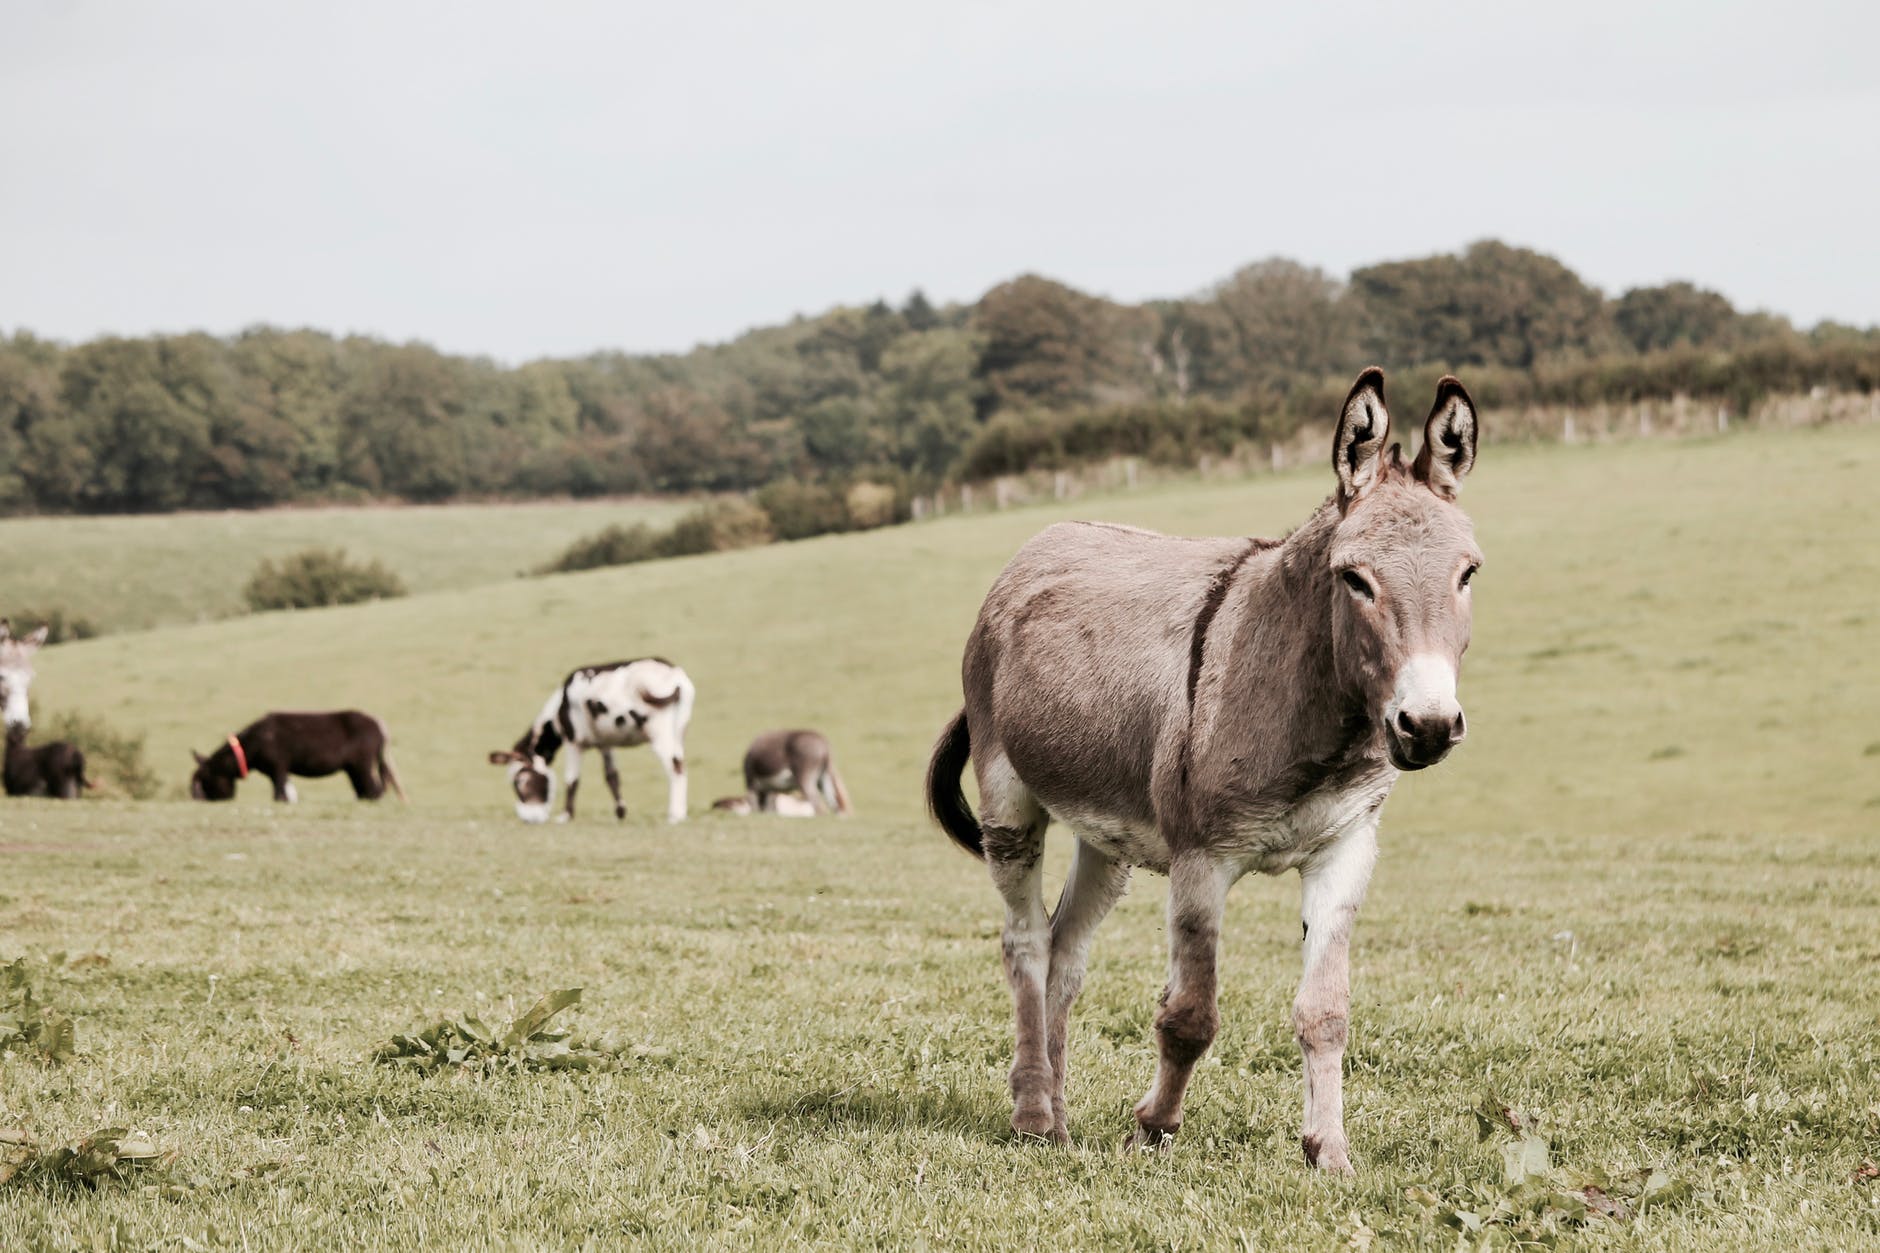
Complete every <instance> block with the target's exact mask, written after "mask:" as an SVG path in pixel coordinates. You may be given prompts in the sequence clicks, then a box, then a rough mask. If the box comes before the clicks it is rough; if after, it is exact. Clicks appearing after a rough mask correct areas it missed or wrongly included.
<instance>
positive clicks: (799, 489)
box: [757, 479, 849, 540]
mask: <svg viewBox="0 0 1880 1253" xmlns="http://www.w3.org/2000/svg"><path fill="white" fill-rule="evenodd" d="M757 504H758V507H759V508H760V509H762V510H763V511H764V512H765V513H766V514H768V515H769V517H770V527H771V530H773V531H775V532H776V534H777V538H778V539H785V540H791V539H808V538H809V537H810V536H812V535H827V534H829V533H830V532H831V531H846V530H848V529H849V508H848V503H847V502H846V501H845V500H844V499H843V496H842V492H841V490H840V489H838V488H834V487H827V486H824V485H822V484H818V483H799V482H797V481H796V480H795V479H780V480H778V481H777V482H775V483H772V484H771V485H770V486H768V487H766V488H764V489H763V490H761V491H759V492H758V493H757Z"/></svg>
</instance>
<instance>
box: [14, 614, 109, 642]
mask: <svg viewBox="0 0 1880 1253" xmlns="http://www.w3.org/2000/svg"><path fill="white" fill-rule="evenodd" d="M40 627H45V628H46V643H48V644H63V643H65V642H66V641H67V640H88V639H90V638H92V637H93V636H94V635H99V634H102V632H100V631H99V630H98V625H97V624H96V623H95V622H93V621H92V620H91V619H90V618H81V617H78V616H77V615H76V614H68V613H66V612H65V610H64V609H62V608H59V607H57V606H55V607H53V608H51V609H22V610H21V611H19V612H18V613H16V614H14V615H13V633H14V634H15V635H29V634H31V633H32V632H34V631H37V630H38V629H39V628H40Z"/></svg>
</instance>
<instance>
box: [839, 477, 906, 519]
mask: <svg viewBox="0 0 1880 1253" xmlns="http://www.w3.org/2000/svg"><path fill="white" fill-rule="evenodd" d="M848 506H849V510H848V512H849V525H850V526H852V527H854V528H855V529H856V530H858V531H866V530H870V529H872V528H874V527H878V526H887V525H889V524H890V523H894V522H899V521H900V520H901V500H900V494H899V493H897V492H896V491H895V490H894V489H893V488H892V487H889V486H888V485H887V484H885V483H870V482H868V481H866V480H864V481H862V482H860V483H856V484H854V485H852V486H851V487H850V488H849V496H848Z"/></svg>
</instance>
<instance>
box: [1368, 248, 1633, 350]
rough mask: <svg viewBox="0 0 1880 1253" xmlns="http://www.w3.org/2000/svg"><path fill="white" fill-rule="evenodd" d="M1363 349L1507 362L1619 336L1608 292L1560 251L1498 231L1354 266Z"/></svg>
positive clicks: (1614, 342) (1598, 344) (1608, 344)
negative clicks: (1499, 237)
mask: <svg viewBox="0 0 1880 1253" xmlns="http://www.w3.org/2000/svg"><path fill="white" fill-rule="evenodd" d="M1351 289H1352V293H1353V295H1355V296H1356V298H1357V300H1358V303H1359V306H1360V308H1361V309H1362V311H1363V317H1364V325H1365V333H1364V355H1365V356H1367V357H1369V358H1371V359H1372V360H1377V361H1387V362H1390V363H1391V364H1393V365H1396V366H1400V367H1401V366H1406V365H1424V364H1434V365H1447V366H1452V367H1454V366H1467V365H1506V366H1514V367H1517V368H1519V369H1529V368H1531V367H1532V366H1533V365H1534V364H1535V363H1536V362H1537V361H1539V360H1541V359H1542V358H1544V357H1548V356H1554V355H1560V354H1573V355H1584V356H1592V355H1596V354H1599V353H1603V352H1609V351H1612V350H1613V349H1615V348H1617V347H1618V346H1619V344H1620V340H1619V337H1618V333H1617V330H1616V329H1615V328H1614V326H1613V323H1612V316H1611V313H1610V312H1609V311H1608V309H1607V307H1606V300H1605V297H1604V296H1602V295H1601V294H1600V292H1599V290H1598V289H1597V288H1595V287H1592V286H1589V285H1588V284H1587V283H1585V282H1584V281H1582V280H1581V278H1580V277H1579V275H1577V274H1575V273H1574V272H1573V271H1572V270H1569V269H1568V268H1567V267H1566V266H1564V265H1562V264H1561V263H1560V262H1558V261H1556V260H1555V259H1554V258H1552V257H1549V256H1545V255H1543V254H1541V253H1538V252H1535V251H1533V250H1531V249H1528V248H1514V247H1510V246H1509V245H1507V244H1503V243H1498V242H1496V241H1494V240H1486V241H1483V242H1481V243H1477V244H1471V245H1470V246H1469V247H1468V249H1467V250H1466V251H1464V252H1463V253H1462V254H1461V255H1460V256H1456V255H1453V254H1448V253H1444V254H1441V255H1438V256H1434V257H1424V258H1421V259H1419V260H1415V261H1391V262H1386V263H1384V264H1382V265H1373V266H1366V267H1365V268H1363V269H1360V270H1354V271H1353V272H1352V275H1351Z"/></svg>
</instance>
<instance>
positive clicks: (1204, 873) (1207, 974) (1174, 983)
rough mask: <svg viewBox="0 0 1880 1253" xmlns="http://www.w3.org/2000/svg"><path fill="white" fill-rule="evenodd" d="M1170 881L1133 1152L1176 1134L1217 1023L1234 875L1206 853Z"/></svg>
mask: <svg viewBox="0 0 1880 1253" xmlns="http://www.w3.org/2000/svg"><path fill="white" fill-rule="evenodd" d="M1168 881H1169V892H1168V942H1169V962H1168V986H1167V987H1166V988H1164V989H1163V990H1162V1000H1161V1008H1159V1009H1158V1010H1157V1011H1156V1015H1155V1038H1156V1048H1157V1056H1156V1063H1155V1081H1154V1082H1153V1083H1152V1084H1150V1086H1149V1093H1148V1095H1147V1096H1145V1097H1143V1098H1142V1100H1141V1101H1139V1102H1137V1104H1136V1131H1135V1133H1134V1134H1133V1135H1132V1136H1131V1137H1130V1139H1129V1145H1130V1146H1131V1147H1136V1148H1159V1147H1161V1146H1162V1144H1163V1142H1164V1141H1165V1140H1166V1139H1167V1138H1168V1137H1170V1136H1173V1135H1174V1134H1175V1133H1176V1132H1177V1131H1179V1130H1180V1129H1181V1125H1182V1097H1183V1096H1184V1095H1185V1094H1186V1093H1187V1091H1188V1080H1189V1077H1190V1076H1192V1075H1193V1074H1194V1070H1195V1063H1196V1062H1199V1061H1200V1060H1201V1055H1202V1054H1203V1053H1206V1052H1207V1051H1208V1045H1210V1044H1212V1043H1214V1032H1215V1030H1216V1029H1217V1028H1218V1027H1219V1026H1220V1021H1221V1016H1220V1012H1219V1011H1218V1010H1217V1009H1216V1007H1215V997H1216V994H1217V990H1218V988H1217V982H1216V976H1215V960H1216V957H1217V955H1218V951H1219V949H1220V943H1221V913H1222V911H1223V910H1224V909H1225V908H1226V906H1227V889H1228V888H1229V887H1230V886H1232V884H1233V874H1232V872H1231V871H1230V870H1229V868H1228V867H1226V866H1223V865H1221V864H1220V863H1219V862H1216V861H1214V860H1213V859H1212V858H1210V857H1209V856H1207V855H1206V854H1205V853H1189V854H1186V855H1184V856H1181V857H1178V858H1176V860H1175V862H1174V864H1173V865H1171V866H1170V867H1169V874H1168Z"/></svg>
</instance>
